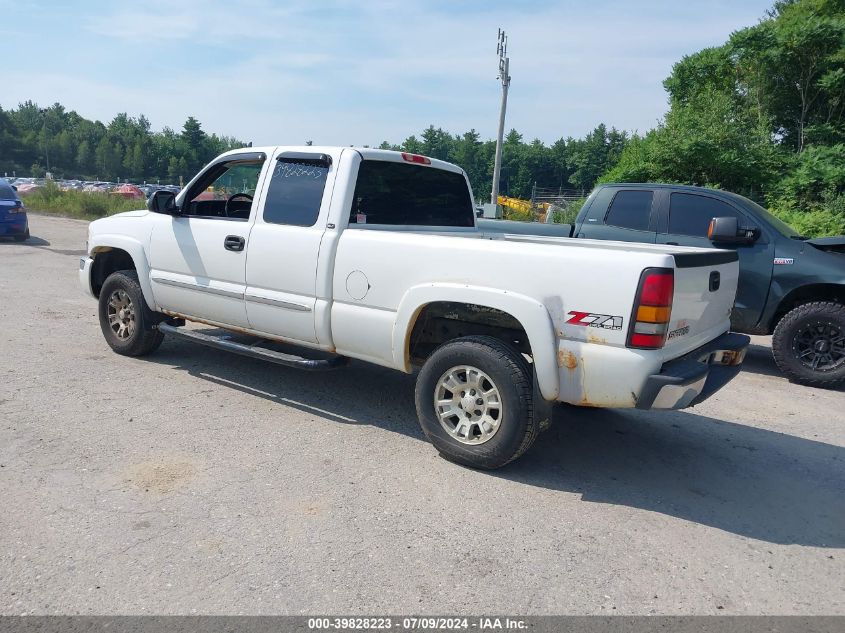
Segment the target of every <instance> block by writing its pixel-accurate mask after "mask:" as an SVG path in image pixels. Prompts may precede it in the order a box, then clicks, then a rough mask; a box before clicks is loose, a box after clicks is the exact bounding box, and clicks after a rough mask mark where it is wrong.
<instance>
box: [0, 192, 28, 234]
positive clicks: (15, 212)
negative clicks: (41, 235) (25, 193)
mask: <svg viewBox="0 0 845 633" xmlns="http://www.w3.org/2000/svg"><path fill="white" fill-rule="evenodd" d="M0 237H13V238H14V239H15V241H16V242H23V241H24V240H28V239H29V221H28V220H27V218H26V207H24V206H23V202H21V199H20V198H19V197H18V192H17V191H15V188H14V187H12V186H11V185H10V184H9V183H8V182H6V181H5V180H3V179H2V178H0Z"/></svg>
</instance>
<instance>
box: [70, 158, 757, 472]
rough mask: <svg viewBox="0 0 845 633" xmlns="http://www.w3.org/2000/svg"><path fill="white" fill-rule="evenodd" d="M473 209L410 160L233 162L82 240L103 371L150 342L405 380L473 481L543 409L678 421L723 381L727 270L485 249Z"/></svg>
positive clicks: (519, 439) (515, 443)
mask: <svg viewBox="0 0 845 633" xmlns="http://www.w3.org/2000/svg"><path fill="white" fill-rule="evenodd" d="M472 200H473V198H472V191H471V189H470V186H469V181H468V179H467V177H466V174H465V173H464V172H463V170H461V169H460V168H459V167H457V166H455V165H451V164H449V163H445V162H442V161H439V160H435V159H430V158H427V157H424V156H419V155H415V154H408V153H399V152H390V151H384V150H376V149H367V148H348V147H347V148H343V147H323V148H319V147H311V146H304V147H266V148H244V149H241V150H235V151H232V152H228V153H226V154H223V155H221V156H219V157H218V158H216V159H215V160H213V161H212V162H211V163H210V164H209V165H208V166H207V167H206V168H205V169H204V170H203V171H202V172H201V173H200V174H198V175H197V176H196V177H195V178H194V179H193V180H192V181H191V182H190V183H189V184H188V185H187V186H186V187H185V189H184V190H183V191H182V192H181V193H180V194H179V196H175V195H174V194H173V193H171V192H168V191H158V192H156V193H154V194H153V195H152V196H151V197H150V199H149V201H148V207H147V210H139V211H130V212H127V213H121V214H117V215H114V216H111V217H108V218H103V219H100V220H97V221H95V222H92V223H91V225H90V227H89V235H88V251H87V253H86V256H85V257H83V258H81V260H80V262H79V280H80V283H81V285H82V287H83V289H84V290H85V292H87V293H88V294H89V295H93V296H94V297H97V298H98V301H99V318H100V327H101V329H102V332H103V336H104V337H105V339H106V342H107V343H108V344H109V345H110V346H111V348H112V349H113V350H114V351H115V352H117V353H119V354H123V355H128V356H141V355H144V354H149V353H151V352H152V351H154V350H155V349H156V348H157V347H158V346H159V344H160V343H161V342H162V339H163V337H164V336H165V335H166V336H173V337H180V338H183V339H187V340H190V341H193V342H196V343H200V344H203V345H208V346H211V347H215V348H217V349H221V350H226V351H230V352H234V353H237V354H241V355H245V356H250V357H254V358H260V359H263V360H269V361H271V362H275V363H278V364H282V365H287V366H290V367H297V368H300V369H307V370H318V369H331V368H334V367H337V366H339V365H341V364H343V363H344V362H345V361H346V360H347V359H348V358H355V359H360V360H363V361H367V362H370V363H375V364H378V365H382V366H386V367H390V368H393V369H396V370H399V371H403V372H406V373H411V372H412V371H413V369H414V367H420V368H421V369H420V372H419V375H418V377H417V381H416V406H417V413H418V417H419V420H420V424H421V426H422V428H423V431H424V432H425V434H426V436H427V437H428V438H429V439H430V440H431V442H432V443H433V444H434V445H435V446H436V447H437V449H438V450H439V451H440V452H441V454H443V455H445V456H446V457H448V458H449V459H452V460H454V461H456V462H459V463H461V464H466V465H470V466H474V467H480V468H496V467H499V466H502V465H504V464H506V463H508V462H510V461H512V460H514V459H516V458H517V457H519V456H520V455H522V454H523V453H524V452H525V451H526V450H527V449H528V447H529V446H530V445H531V444H532V443H533V441H534V439H535V438H536V437H537V434H538V433H539V431H541V430H542V429H543V428H545V427H546V426H547V425H548V422H549V419H550V410H551V406H550V405H551V403H553V402H556V401H559V402H567V403H571V404H576V405H583V406H593V407H629V408H630V407H637V408H640V409H652V408H656V409H678V408H685V407H688V406H692V405H694V404H697V403H698V402H701V401H702V400H704V399H705V398H707V397H709V396H710V395H711V394H713V393H714V392H716V391H717V390H719V389H721V388H722V387H723V386H724V385H725V384H726V383H727V382H728V381H729V380H731V379H732V378H733V377H734V376H735V375H736V374H737V372H738V371H739V370H740V366H741V364H742V361H743V358H744V354H745V349H746V346H747V345H748V342H749V339H748V337H747V336H742V335H740V334H729V333H728V328H729V325H730V323H729V315H730V310H731V306H732V305H733V301H734V295H735V293H736V279H737V275H738V266H737V255H736V253H734V252H731V251H724V250H722V251H719V250H705V249H695V248H685V247H680V246H666V245H653V244H652V245H630V244H619V243H612V242H587V241H584V242H580V241H575V240H566V241H565V242H563V243H562V241H561V240H549V239H545V238H538V237H522V236H520V237H511V236H505V235H499V234H486V233H484V232H481V231H479V230H478V229H477V227H476V215H475V213H476V212H475V208H474V205H473V202H472ZM186 320H190V321H198V322H201V323H204V324H210V325H212V326H216V327H219V328H223V329H224V330H228V331H229V332H227V333H225V334H223V335H213V334H209V333H207V332H197V331H196V330H192V329H186V328H184V327H183V326H184V325H185V321H186ZM233 333H234V334H233ZM244 334H246V335H249V336H250V337H252V338H248V339H247V340H246V341H238V340H237V339H233V338H232V337H233V336H243V335H244ZM274 342H284V343H286V344H291V343H294V344H296V345H298V347H299V351H298V352H296V353H295V354H292V353H291V351H290V350H287V351H279V350H277V349H273V345H274Z"/></svg>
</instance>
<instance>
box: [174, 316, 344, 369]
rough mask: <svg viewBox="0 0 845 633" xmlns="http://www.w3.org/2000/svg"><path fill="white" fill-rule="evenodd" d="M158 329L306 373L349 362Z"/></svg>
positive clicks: (178, 330) (197, 334)
mask: <svg viewBox="0 0 845 633" xmlns="http://www.w3.org/2000/svg"><path fill="white" fill-rule="evenodd" d="M158 329H159V330H160V331H162V332H164V333H165V334H167V335H168V336H178V337H179V338H182V339H185V340H188V341H193V342H194V343H199V344H200V345H205V346H206V347H213V348H215V349H221V350H225V351H227V352H234V353H235V354H240V355H241V356H249V357H250V358H258V359H260V360H266V361H269V362H271V363H276V364H277V365H285V366H286V367H295V368H296V369H304V370H305V371H326V370H329V369H337V368H338V367H342V366H344V365H345V364H346V363H347V362H348V361H349V359H348V358H346V356H333V357H332V358H326V359H315V358H304V357H302V356H295V355H293V354H285V353H283V352H277V351H274V350H271V349H265V348H263V347H256V346H254V345H246V344H244V343H237V342H235V341H232V340H230V339H228V338H223V337H222V336H211V335H209V334H203V333H202V332H197V331H195V330H186V329H184V328H181V327H176V326H173V325H170V324H168V323H159V325H158Z"/></svg>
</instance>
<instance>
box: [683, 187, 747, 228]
mask: <svg viewBox="0 0 845 633" xmlns="http://www.w3.org/2000/svg"><path fill="white" fill-rule="evenodd" d="M713 218H737V219H738V220H739V223H740V225H741V224H742V220H743V218H742V215H741V214H740V213H739V212H738V211H737V210H736V209H734V208H733V207H732V206H731V205H729V204H727V203H725V202H722V201H721V200H716V198H710V197H707V196H697V195H695V194H692V193H673V194H672V196H671V198H670V202H669V233H671V234H673V235H692V236H694V237H707V229H709V228H710V220H712V219H713Z"/></svg>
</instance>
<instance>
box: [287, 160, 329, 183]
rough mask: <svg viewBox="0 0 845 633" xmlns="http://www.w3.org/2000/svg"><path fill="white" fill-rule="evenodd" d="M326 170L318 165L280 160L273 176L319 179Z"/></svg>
mask: <svg viewBox="0 0 845 633" xmlns="http://www.w3.org/2000/svg"><path fill="white" fill-rule="evenodd" d="M327 171H328V170H327V169H326V168H325V167H321V166H319V165H306V164H301V163H286V162H280V163H278V164H277V165H276V171H275V172H274V174H273V175H274V176H278V177H280V178H313V179H314V180H319V179H320V178H322V177H323V176H324V175H325V174H326V172H327Z"/></svg>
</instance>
